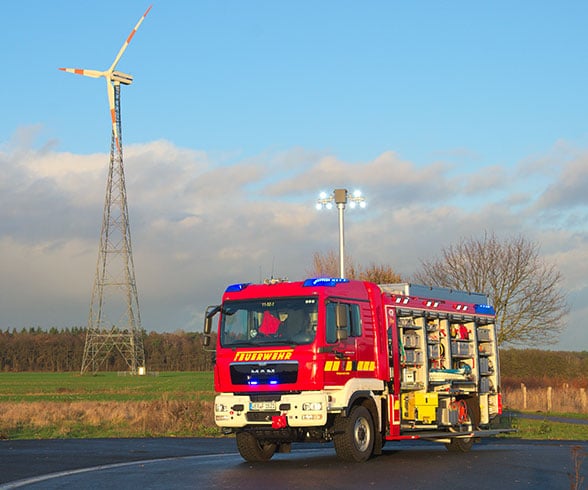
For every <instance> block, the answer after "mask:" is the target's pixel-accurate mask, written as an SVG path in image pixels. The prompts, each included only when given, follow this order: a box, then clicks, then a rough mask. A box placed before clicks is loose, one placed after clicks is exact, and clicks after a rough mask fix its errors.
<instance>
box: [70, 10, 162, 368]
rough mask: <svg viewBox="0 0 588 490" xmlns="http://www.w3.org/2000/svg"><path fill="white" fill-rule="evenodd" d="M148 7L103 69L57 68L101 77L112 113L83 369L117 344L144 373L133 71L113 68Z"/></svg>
mask: <svg viewBox="0 0 588 490" xmlns="http://www.w3.org/2000/svg"><path fill="white" fill-rule="evenodd" d="M150 10H151V6H150V7H149V8H148V9H147V11H146V12H145V13H144V14H143V16H142V17H141V18H140V19H139V22H137V25H136V26H135V28H134V29H133V30H132V31H131V33H130V34H129V37H127V39H126V41H125V42H124V44H123V45H122V47H121V48H120V50H119V52H118V54H117V55H116V58H115V59H114V61H113V63H112V65H110V68H108V69H107V70H105V71H99V70H86V69H81V68H60V70H62V71H66V72H69V73H75V74H76V75H84V76H87V77H92V78H100V77H104V78H105V79H106V90H107V91H108V104H109V106H110V117H111V118H112V139H111V143H110V166H109V169H108V179H107V184H106V197H105V200H104V214H103V217H102V231H101V234H100V246H99V249H98V261H97V264H96V275H95V278H94V286H93V289H92V300H91V302H90V313H89V315H88V328H87V331H86V343H85V346H84V356H83V359H82V369H81V373H82V374H84V372H86V371H88V370H90V369H92V371H93V372H96V371H97V370H98V368H99V367H100V365H101V364H103V363H104V361H106V360H107V358H108V356H109V354H110V352H112V350H113V349H115V348H116V349H117V350H118V351H119V352H120V353H121V354H122V356H123V357H124V358H125V361H126V362H127V365H128V367H129V368H130V370H131V372H132V373H133V374H144V373H145V352H144V348H143V337H142V330H141V316H140V314H139V298H138V294H137V285H136V281H135V266H134V264H133V253H132V247H131V231H130V225H129V211H128V207H127V192H126V185H125V175H124V165H123V154H122V143H121V122H120V84H121V83H122V84H123V85H130V84H131V83H132V82H133V77H132V76H131V75H128V74H126V73H121V72H119V71H115V68H116V65H117V64H118V62H119V61H120V59H121V57H122V55H123V54H124V52H125V50H126V49H127V47H128V45H129V43H130V42H131V40H132V39H133V36H134V35H135V33H136V32H137V29H139V26H140V25H141V23H142V22H143V20H144V19H145V17H146V16H147V14H148V13H149V11H150Z"/></svg>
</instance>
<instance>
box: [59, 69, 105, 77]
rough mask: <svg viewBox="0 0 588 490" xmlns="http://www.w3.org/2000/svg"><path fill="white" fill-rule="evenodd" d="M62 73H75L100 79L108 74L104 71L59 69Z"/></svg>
mask: <svg viewBox="0 0 588 490" xmlns="http://www.w3.org/2000/svg"><path fill="white" fill-rule="evenodd" d="M59 69H60V70H61V71H66V72H68V73H75V74H76V75H84V76H85V77H92V78H100V77H103V76H105V75H106V74H105V73H104V72H103V71H98V70H85V69H83V68H59Z"/></svg>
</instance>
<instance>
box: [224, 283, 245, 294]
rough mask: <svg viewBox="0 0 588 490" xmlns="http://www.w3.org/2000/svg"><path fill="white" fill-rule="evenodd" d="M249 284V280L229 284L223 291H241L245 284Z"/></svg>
mask: <svg viewBox="0 0 588 490" xmlns="http://www.w3.org/2000/svg"><path fill="white" fill-rule="evenodd" d="M249 284H251V283H250V282H242V283H240V284H231V285H230V286H228V287H227V289H225V293H237V292H239V291H243V289H245V288H246V287H247V286H249Z"/></svg>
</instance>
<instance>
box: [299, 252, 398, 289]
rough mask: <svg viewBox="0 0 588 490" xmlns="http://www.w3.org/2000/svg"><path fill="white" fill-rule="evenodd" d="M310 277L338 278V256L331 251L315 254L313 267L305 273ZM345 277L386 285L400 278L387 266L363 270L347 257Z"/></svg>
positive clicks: (376, 265) (376, 266) (375, 265)
mask: <svg viewBox="0 0 588 490" xmlns="http://www.w3.org/2000/svg"><path fill="white" fill-rule="evenodd" d="M307 273H308V275H310V276H324V277H338V276H339V255H338V254H337V253H335V252H334V251H333V250H330V251H329V252H327V253H326V254H321V253H320V252H315V254H314V256H313V266H312V268H311V269H310V270H309V271H307ZM345 276H346V277H348V278H349V279H359V280H361V281H370V282H375V283H376V284H386V283H394V282H401V281H402V278H401V277H400V275H399V274H397V273H396V272H394V269H392V267H390V266H389V265H379V264H374V263H372V264H370V265H369V266H368V267H366V268H363V267H361V266H358V265H356V264H355V263H354V261H353V259H352V258H351V257H349V256H347V257H346V260H345Z"/></svg>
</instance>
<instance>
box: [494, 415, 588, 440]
mask: <svg viewBox="0 0 588 490" xmlns="http://www.w3.org/2000/svg"><path fill="white" fill-rule="evenodd" d="M521 415H522V414H521V412H511V413H510V414H509V415H503V417H502V423H501V424H497V427H502V428H513V429H516V430H517V432H513V433H509V434H504V435H502V436H500V437H508V438H519V439H533V440H567V441H570V440H577V441H586V440H588V424H573V423H568V422H555V421H553V420H550V419H549V418H550V417H565V418H574V419H579V420H585V419H586V418H587V417H586V414H559V413H549V414H544V418H543V419H528V418H524V417H523V416H521ZM533 415H536V414H535V413H534V414H533Z"/></svg>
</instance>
